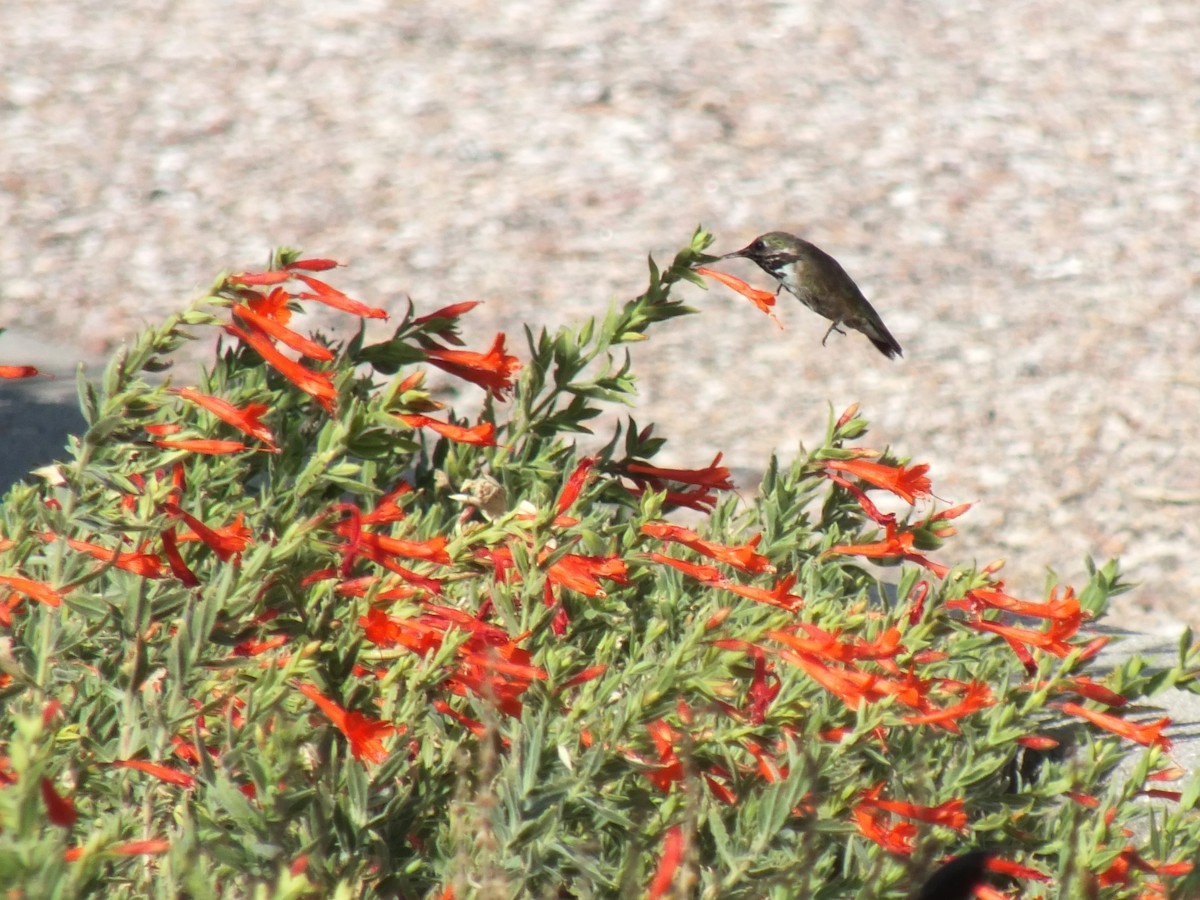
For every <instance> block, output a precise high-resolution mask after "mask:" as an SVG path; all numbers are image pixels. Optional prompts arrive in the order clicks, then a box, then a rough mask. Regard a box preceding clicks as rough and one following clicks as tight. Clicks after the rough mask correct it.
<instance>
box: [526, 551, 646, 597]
mask: <svg viewBox="0 0 1200 900" xmlns="http://www.w3.org/2000/svg"><path fill="white" fill-rule="evenodd" d="M627 573H628V568H627V567H626V565H625V561H624V560H622V559H621V558H620V557H618V556H583V555H581V554H576V553H568V554H566V555H565V556H563V557H561V558H559V559H558V560H556V561H555V562H553V563H551V564H550V567H549V568H548V569H547V570H546V577H547V578H548V579H549V580H550V581H551V582H553V583H554V584H558V585H562V586H563V587H567V588H571V589H572V590H575V591H579V593H581V594H584V595H586V596H588V597H606V596H608V595H607V594H605V593H604V590H603V589H602V588H601V587H600V581H599V579H601V578H606V579H608V580H609V581H615V582H616V583H617V584H627V583H628V581H629V579H628V577H627Z"/></svg>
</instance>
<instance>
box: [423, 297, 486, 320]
mask: <svg viewBox="0 0 1200 900" xmlns="http://www.w3.org/2000/svg"><path fill="white" fill-rule="evenodd" d="M482 302H483V301H482V300H463V301H462V302H460V303H451V304H450V305H449V306H443V307H442V308H441V309H435V310H434V311H433V312H431V313H426V314H425V315H423V316H417V317H416V318H415V319H413V320H412V323H413V324H414V325H424V324H425V323H426V322H432V321H433V320H434V319H457V318H459V317H460V316H463V315H466V314H467V313H469V312H470V311H471V310H473V309H474V308H475V307H477V306H478V305H479V304H480V303H482Z"/></svg>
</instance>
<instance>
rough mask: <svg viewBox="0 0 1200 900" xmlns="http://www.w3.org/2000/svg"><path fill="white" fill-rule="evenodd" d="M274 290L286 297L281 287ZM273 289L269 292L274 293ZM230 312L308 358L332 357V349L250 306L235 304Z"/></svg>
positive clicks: (250, 326) (322, 359)
mask: <svg viewBox="0 0 1200 900" xmlns="http://www.w3.org/2000/svg"><path fill="white" fill-rule="evenodd" d="M275 291H279V293H281V294H283V295H284V298H286V297H287V293H286V292H285V291H284V290H283V289H282V288H275ZM275 291H272V292H271V293H272V294H274V293H275ZM268 299H270V298H268ZM230 312H232V313H233V314H234V315H235V316H237V317H238V318H239V319H241V320H242V321H243V322H245V323H246V325H247V327H249V328H257V329H258V330H259V331H261V332H263V333H264V334H267V335H269V336H271V337H273V338H275V340H277V341H279V342H280V343H281V344H283V345H284V346H287V347H291V348H292V349H293V350H295V351H296V352H297V353H302V354H304V355H305V356H307V357H308V358H309V359H315V360H318V361H320V362H329V361H330V360H331V359H333V351H332V350H330V349H329V348H328V347H324V346H322V345H321V344H318V343H317V342H316V341H314V340H312V339H311V338H306V337H305V336H304V335H302V334H300V333H298V332H295V331H292V330H291V329H290V328H288V327H287V326H286V325H284V324H283V323H282V322H280V321H279V320H278V319H275V318H272V317H271V316H267V315H263V314H262V313H259V312H256V311H255V310H254V308H253V307H251V306H241V305H237V306H234V307H233V308H232V309H231V310H230Z"/></svg>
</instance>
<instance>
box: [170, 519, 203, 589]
mask: <svg viewBox="0 0 1200 900" xmlns="http://www.w3.org/2000/svg"><path fill="white" fill-rule="evenodd" d="M162 544H163V554H164V555H165V556H166V557H167V564H168V565H169V566H170V567H171V574H173V575H174V576H175V577H176V578H178V579H179V580H180V581H181V582H183V584H184V586H185V587H199V586H200V579H199V578H197V577H196V574H195V573H194V572H193V571H192V570H191V569H189V568H188V567H187V563H185V562H184V561H183V556H182V555H180V553H179V541H178V539H177V538H176V537H175V526H174V525H172V526H171V527H170V528H168V529H167V530H166V531H164V532H163V533H162Z"/></svg>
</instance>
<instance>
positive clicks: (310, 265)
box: [284, 259, 341, 272]
mask: <svg viewBox="0 0 1200 900" xmlns="http://www.w3.org/2000/svg"><path fill="white" fill-rule="evenodd" d="M340 265H341V263H339V262H338V261H337V260H336V259H298V260H296V261H295V262H291V263H288V264H287V265H286V266H284V268H285V269H287V270H288V271H290V272H294V271H296V270H297V269H299V270H300V271H302V272H324V271H326V270H327V269H336V268H337V267H338V266H340Z"/></svg>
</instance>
